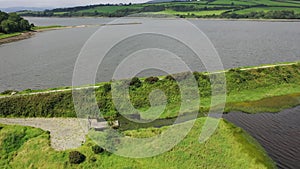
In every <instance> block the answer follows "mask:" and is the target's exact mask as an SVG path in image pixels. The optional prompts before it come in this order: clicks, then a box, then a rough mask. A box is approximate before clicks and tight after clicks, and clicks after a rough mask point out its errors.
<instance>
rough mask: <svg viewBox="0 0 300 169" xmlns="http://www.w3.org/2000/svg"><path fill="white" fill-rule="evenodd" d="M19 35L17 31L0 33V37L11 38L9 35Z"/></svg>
mask: <svg viewBox="0 0 300 169" xmlns="http://www.w3.org/2000/svg"><path fill="white" fill-rule="evenodd" d="M19 35H21V33H20V32H18V33H9V34H4V33H0V39H6V38H11V37H15V36H19Z"/></svg>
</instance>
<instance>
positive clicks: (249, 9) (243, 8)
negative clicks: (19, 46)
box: [20, 0, 300, 19]
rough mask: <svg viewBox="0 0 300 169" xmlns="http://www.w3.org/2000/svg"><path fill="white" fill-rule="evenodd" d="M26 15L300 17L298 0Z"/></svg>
mask: <svg viewBox="0 0 300 169" xmlns="http://www.w3.org/2000/svg"><path fill="white" fill-rule="evenodd" d="M20 14H21V15H24V16H56V17H80V16H101V17H122V16H128V15H134V16H165V17H170V16H177V17H181V18H185V17H187V18H203V17H204V18H254V19H259V18H265V19H297V18H298V19H299V18H300V1H298V0H287V1H284V0H208V1H205V0H203V1H188V2H157V3H145V4H122V5H112V4H105V5H104V4H100V5H89V6H80V7H72V8H57V9H53V10H45V11H41V12H32V11H23V12H20Z"/></svg>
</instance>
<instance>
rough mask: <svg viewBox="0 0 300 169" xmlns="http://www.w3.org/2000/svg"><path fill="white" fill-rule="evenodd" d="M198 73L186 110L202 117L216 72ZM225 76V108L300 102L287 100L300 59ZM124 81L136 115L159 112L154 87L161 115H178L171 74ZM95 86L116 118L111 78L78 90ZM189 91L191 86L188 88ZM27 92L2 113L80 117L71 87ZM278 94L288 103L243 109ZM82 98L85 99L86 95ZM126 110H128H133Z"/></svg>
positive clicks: (299, 89) (7, 101)
mask: <svg viewBox="0 0 300 169" xmlns="http://www.w3.org/2000/svg"><path fill="white" fill-rule="evenodd" d="M175 76H176V77H177V78H179V79H180V78H181V80H185V77H186V74H184V73H182V74H177V75H175ZM194 76H195V77H196V79H197V80H198V85H199V86H200V87H199V92H200V96H201V98H200V102H201V103H200V109H199V107H189V108H188V109H186V111H185V113H187V114H188V113H190V112H195V111H199V113H200V115H199V116H205V115H206V112H208V110H209V108H210V106H211V105H210V102H211V83H210V78H214V76H215V74H207V73H198V72H195V73H194ZM226 81H227V82H226V83H227V99H226V111H231V110H241V111H245V112H249V113H253V112H276V111H280V110H281V107H292V106H295V105H298V104H300V101H299V99H287V98H289V97H293V98H294V97H296V96H297V97H298V95H296V96H294V95H291V94H298V93H300V85H299V84H300V64H299V63H294V64H291V65H281V66H271V67H263V68H253V69H248V68H243V69H231V70H229V71H227V72H226ZM124 82H125V83H128V84H130V85H131V86H130V87H129V89H130V90H129V94H130V100H131V102H132V104H133V106H134V107H135V108H136V109H138V110H140V114H135V115H136V116H140V117H141V118H143V119H151V118H153V114H154V115H155V114H156V113H155V112H149V111H147V110H148V109H149V108H150V102H149V98H148V96H149V94H150V93H151V92H152V91H153V90H155V89H160V90H162V91H163V92H164V93H165V95H166V98H167V104H166V109H165V110H164V112H163V113H162V114H161V115H160V118H162V119H163V118H172V117H176V116H177V115H178V112H179V108H180V107H179V106H180V102H181V95H180V90H179V87H178V84H177V83H176V81H174V79H173V77H172V76H170V75H169V76H166V77H160V78H159V80H158V79H157V78H155V77H150V78H146V79H139V78H134V79H133V80H131V81H129V80H124V81H120V83H124ZM94 90H95V93H96V100H97V103H98V106H99V108H100V110H101V113H102V114H103V115H104V116H105V117H106V118H109V119H113V118H117V117H118V112H117V110H116V108H115V106H114V103H113V102H112V94H111V86H110V83H108V82H107V83H101V84H99V87H98V88H96V89H93V88H90V89H82V90H78V91H77V92H78V93H77V94H79V95H80V94H82V95H85V94H87V93H89V92H92V91H94ZM187 90H189V88H188V87H187ZM26 92H27V93H28V94H29V95H23V96H22V95H15V96H11V97H5V98H0V109H1V112H0V116H1V117H76V113H75V110H74V107H73V99H72V91H71V90H68V91H61V92H53V93H40V94H33V95H30V91H29V90H26ZM20 93H24V92H20ZM274 96H285V97H286V98H285V102H282V103H283V104H284V105H280V104H278V103H277V102H275V101H270V103H269V104H256V105H258V106H256V107H258V108H254V107H252V109H253V110H251V109H248V108H242V107H243V106H244V105H243V104H244V103H245V102H248V103H247V104H251V103H252V102H253V103H254V102H261V101H264V100H263V99H265V98H270V97H274ZM80 98H81V97H80ZM82 99H87V98H84V97H82ZM196 101H197V100H191V102H196ZM272 104H274V105H272ZM212 106H217V105H212ZM278 106H279V107H278ZM80 108H81V110H83V111H85V112H88V111H89V109H90V107H89V105H81V106H80ZM160 108H161V105H156V106H155V107H154V109H152V110H153V111H157V110H159V109H160ZM254 109H255V111H254ZM257 110H259V111H257ZM125 113H128V114H130V113H132V112H125Z"/></svg>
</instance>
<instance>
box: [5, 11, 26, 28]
mask: <svg viewBox="0 0 300 169" xmlns="http://www.w3.org/2000/svg"><path fill="white" fill-rule="evenodd" d="M30 29H31V25H30V24H29V22H28V21H27V20H25V19H23V18H21V17H20V16H19V15H17V14H16V13H9V14H7V13H5V12H1V11H0V32H2V33H14V32H22V31H26V30H30Z"/></svg>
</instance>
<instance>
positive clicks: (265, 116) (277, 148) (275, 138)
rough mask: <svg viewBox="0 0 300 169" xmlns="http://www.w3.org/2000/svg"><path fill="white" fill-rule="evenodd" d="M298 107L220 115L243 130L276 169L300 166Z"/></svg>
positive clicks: (299, 110) (299, 108)
mask: <svg viewBox="0 0 300 169" xmlns="http://www.w3.org/2000/svg"><path fill="white" fill-rule="evenodd" d="M299 112H300V106H298V107H295V108H292V109H287V110H284V111H282V112H280V113H259V114H245V113H229V114H225V115H223V118H225V119H227V120H228V121H230V122H232V123H234V124H235V125H237V126H239V127H241V128H243V129H244V130H246V131H247V132H248V133H249V134H250V135H251V136H253V137H254V138H255V139H256V140H257V141H258V142H259V143H260V144H261V145H262V146H263V147H264V148H265V150H266V151H267V153H268V154H269V155H270V157H271V158H272V159H273V160H274V161H275V162H276V163H277V166H278V168H282V169H288V168H289V169H298V168H300V146H299V145H300V125H299V122H300V113H299Z"/></svg>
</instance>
